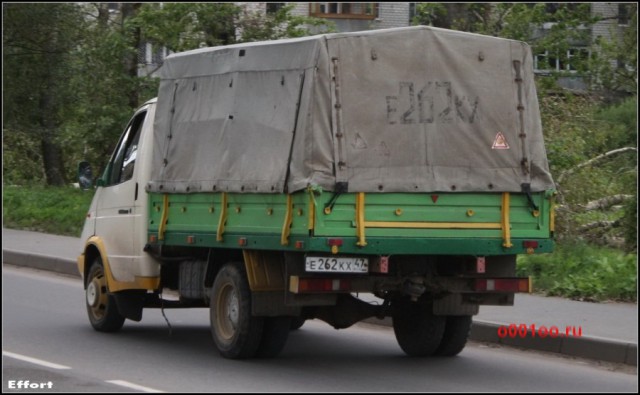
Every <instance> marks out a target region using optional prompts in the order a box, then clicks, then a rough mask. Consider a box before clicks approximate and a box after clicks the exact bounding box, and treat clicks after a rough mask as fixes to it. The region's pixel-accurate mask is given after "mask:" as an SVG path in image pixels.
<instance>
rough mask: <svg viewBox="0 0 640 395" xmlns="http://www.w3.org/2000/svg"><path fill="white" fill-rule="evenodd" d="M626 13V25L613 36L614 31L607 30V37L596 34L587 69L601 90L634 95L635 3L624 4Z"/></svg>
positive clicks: (635, 74) (636, 72)
mask: <svg viewBox="0 0 640 395" xmlns="http://www.w3.org/2000/svg"><path fill="white" fill-rule="evenodd" d="M625 6H626V7H627V9H628V12H629V24H628V26H627V27H626V28H625V29H624V30H623V31H622V37H621V38H620V39H617V37H618V34H617V33H618V32H615V31H613V32H611V33H612V37H614V38H613V39H611V40H607V39H604V38H602V37H598V38H597V40H596V42H595V48H596V49H597V51H594V56H592V59H591V68H592V69H593V70H594V78H593V81H592V82H593V83H594V84H595V85H596V86H598V87H600V88H601V89H606V90H609V91H619V92H624V93H631V94H634V95H637V94H638V4H637V3H628V4H625Z"/></svg>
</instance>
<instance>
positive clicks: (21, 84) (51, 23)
mask: <svg viewBox="0 0 640 395" xmlns="http://www.w3.org/2000/svg"><path fill="white" fill-rule="evenodd" d="M2 10H3V81H4V87H3V88H4V90H3V96H4V100H3V112H4V129H3V134H5V135H9V136H10V138H9V139H10V140H11V138H16V139H17V140H20V139H22V138H24V139H28V140H30V141H33V142H37V144H38V145H39V155H35V152H33V151H32V152H30V153H29V154H30V155H31V156H32V157H33V158H34V159H39V162H40V161H41V164H42V168H43V173H44V178H45V180H46V183H47V184H48V185H63V184H65V182H66V176H65V170H64V159H63V150H62V147H61V145H60V140H59V139H60V134H61V125H62V123H63V119H62V118H61V115H62V113H63V112H64V110H65V107H66V106H67V105H68V104H69V100H70V98H71V97H72V95H71V92H69V91H68V89H67V88H68V86H67V85H66V83H65V82H66V81H68V80H69V78H70V75H69V73H68V71H69V68H68V67H67V66H68V63H69V61H70V56H71V53H72V52H73V50H74V49H75V47H76V45H77V43H78V42H79V41H80V39H81V37H80V35H79V34H78V33H79V31H80V30H79V29H78V27H79V26H82V24H83V20H82V17H81V15H80V13H79V12H78V9H77V7H75V6H74V5H73V4H63V3H47V4H32V3H10V4H6V3H3V5H2ZM3 143H4V140H3ZM3 145H4V144H3ZM30 147H31V148H33V144H31V145H30ZM31 174H35V173H33V172H32V173H31Z"/></svg>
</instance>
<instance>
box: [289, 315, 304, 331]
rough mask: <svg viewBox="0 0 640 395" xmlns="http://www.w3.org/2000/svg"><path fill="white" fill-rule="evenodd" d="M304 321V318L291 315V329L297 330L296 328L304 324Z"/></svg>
mask: <svg viewBox="0 0 640 395" xmlns="http://www.w3.org/2000/svg"><path fill="white" fill-rule="evenodd" d="M305 321H307V319H306V318H302V317H293V318H292V319H291V330H292V331H295V330H298V329H300V328H302V325H304V323H305Z"/></svg>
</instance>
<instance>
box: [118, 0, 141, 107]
mask: <svg viewBox="0 0 640 395" xmlns="http://www.w3.org/2000/svg"><path fill="white" fill-rule="evenodd" d="M141 5H142V3H122V5H121V9H120V10H121V12H122V24H123V28H124V25H125V21H126V20H127V19H129V18H131V17H134V16H135V15H136V14H137V13H138V10H139V9H140V6H141ZM130 45H131V48H135V51H132V52H131V53H130V54H129V55H128V56H127V58H126V59H125V61H124V67H125V72H126V73H127V75H129V77H131V80H132V81H137V79H138V52H139V51H140V46H141V45H142V39H141V34H140V28H139V27H135V28H134V30H133V32H132V36H131V41H130ZM138 105H139V92H138V86H137V84H132V86H131V89H130V90H129V106H130V107H131V108H132V109H134V110H135V109H137V108H138Z"/></svg>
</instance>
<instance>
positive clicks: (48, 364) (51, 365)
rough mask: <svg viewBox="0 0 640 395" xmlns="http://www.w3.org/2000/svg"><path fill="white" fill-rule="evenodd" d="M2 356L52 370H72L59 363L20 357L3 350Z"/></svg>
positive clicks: (24, 356)
mask: <svg viewBox="0 0 640 395" xmlns="http://www.w3.org/2000/svg"><path fill="white" fill-rule="evenodd" d="M2 355H4V356H6V357H9V358H14V359H19V360H21V361H25V362H31V363H34V364H36V365H41V366H46V367H48V368H51V369H71V368H70V367H69V366H65V365H59V364H57V363H53V362H47V361H43V360H42V359H38V358H31V357H27V356H26V355H20V354H16V353H12V352H9V351H4V350H2Z"/></svg>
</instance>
